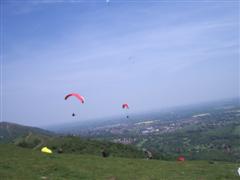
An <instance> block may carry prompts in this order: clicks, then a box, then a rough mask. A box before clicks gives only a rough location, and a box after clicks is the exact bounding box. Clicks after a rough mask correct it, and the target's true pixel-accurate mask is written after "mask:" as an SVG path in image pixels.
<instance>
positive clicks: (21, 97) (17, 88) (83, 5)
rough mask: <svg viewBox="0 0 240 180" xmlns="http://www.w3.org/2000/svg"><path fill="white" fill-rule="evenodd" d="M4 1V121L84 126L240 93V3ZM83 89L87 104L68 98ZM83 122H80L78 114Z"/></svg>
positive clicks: (116, 0)
mask: <svg viewBox="0 0 240 180" xmlns="http://www.w3.org/2000/svg"><path fill="white" fill-rule="evenodd" d="M53 2H54V0H53V1H46V0H45V1H44V0H43V1H23V0H21V1H11V0H8V1H6V0H5V1H4V0H1V25H2V30H1V32H2V36H1V42H2V45H3V46H2V52H1V60H2V71H1V73H2V75H3V76H2V77H1V78H2V94H1V101H2V105H1V109H2V118H1V120H4V121H10V122H17V123H23V124H27V125H35V126H39V125H48V124H54V123H63V122H68V121H69V122H72V121H84V120H89V119H94V118H103V117H108V116H115V115H122V114H123V113H124V112H123V110H122V109H121V104H122V103H125V102H127V103H129V106H130V108H131V109H130V110H129V111H130V112H131V113H137V112H143V111H144V112H145V111H150V110H153V109H159V110H161V109H162V108H165V107H169V106H176V105H182V104H191V103H197V102H202V101H208V100H218V99H224V98H231V97H237V96H239V83H240V81H239V68H240V67H239V3H238V1H222V2H221V1H194V2H191V1H180V0H178V1H170V0H169V1H160V0H159V1H158V0H154V1H151V0H145V1H144V0H140V1H128V0H126V1H124V0H108V1H101V0H98V1H77V0H75V1H73V0H72V1H71V0H70V1H64V0H61V1H55V3H53ZM71 92H77V93H80V94H81V95H83V96H84V97H85V98H86V103H85V104H83V105H82V104H80V103H79V102H78V101H77V100H76V99H74V98H72V99H69V100H68V101H65V100H64V96H65V95H66V94H68V93H71ZM73 112H75V113H76V114H77V116H76V117H75V118H73V117H72V116H71V114H72V113H73Z"/></svg>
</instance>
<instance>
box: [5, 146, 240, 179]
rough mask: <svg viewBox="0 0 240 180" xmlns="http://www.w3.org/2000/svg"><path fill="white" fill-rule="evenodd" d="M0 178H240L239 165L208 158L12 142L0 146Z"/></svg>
mask: <svg viewBox="0 0 240 180" xmlns="http://www.w3.org/2000/svg"><path fill="white" fill-rule="evenodd" d="M0 155H1V156H0V179H4V180H8V179H17V180H19V179H20V180H21V179H24V180H31V179H34V180H35V179H51V180H54V179H57V180H61V179H67V180H68V179H71V180H74V179H76V180H79V179H87V180H91V179H97V180H98V179H99V180H101V179H103V180H121V179H123V180H125V179H126V180H127V179H129V180H135V179H136V180H154V179H156V180H159V179H164V180H165V179H174V180H175V179H189V180H195V179H196V180H198V179H199V180H200V179H204V180H205V179H210V180H213V179H217V180H220V179H239V177H238V176H237V171H236V170H237V167H239V166H240V164H234V163H226V162H215V163H214V164H210V163H208V162H207V161H186V162H181V163H180V162H175V161H158V160H145V159H128V158H116V157H109V158H105V159H104V158H102V157H99V156H91V155H79V154H52V155H47V154H42V153H41V152H39V151H36V150H31V149H24V148H20V147H16V146H14V145H0Z"/></svg>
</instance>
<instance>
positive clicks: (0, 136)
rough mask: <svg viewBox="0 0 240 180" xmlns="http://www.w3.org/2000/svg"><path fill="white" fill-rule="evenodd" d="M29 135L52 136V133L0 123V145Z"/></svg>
mask: <svg viewBox="0 0 240 180" xmlns="http://www.w3.org/2000/svg"><path fill="white" fill-rule="evenodd" d="M29 134H41V135H46V136H49V135H51V136H52V135H53V134H54V133H52V132H50V131H46V130H43V129H40V128H36V127H30V126H23V125H19V124H15V123H9V122H0V143H8V142H12V141H14V140H15V139H16V138H19V137H25V136H28V135H29Z"/></svg>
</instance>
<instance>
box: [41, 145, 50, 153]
mask: <svg viewBox="0 0 240 180" xmlns="http://www.w3.org/2000/svg"><path fill="white" fill-rule="evenodd" d="M41 152H42V153H46V154H52V150H51V149H49V148H47V147H43V148H42V149H41Z"/></svg>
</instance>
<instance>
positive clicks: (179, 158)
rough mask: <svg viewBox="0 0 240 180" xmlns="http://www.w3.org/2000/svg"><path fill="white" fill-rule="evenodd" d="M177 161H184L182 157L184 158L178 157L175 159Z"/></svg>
mask: <svg viewBox="0 0 240 180" xmlns="http://www.w3.org/2000/svg"><path fill="white" fill-rule="evenodd" d="M177 161H185V157H184V156H179V157H178V158H177Z"/></svg>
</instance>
